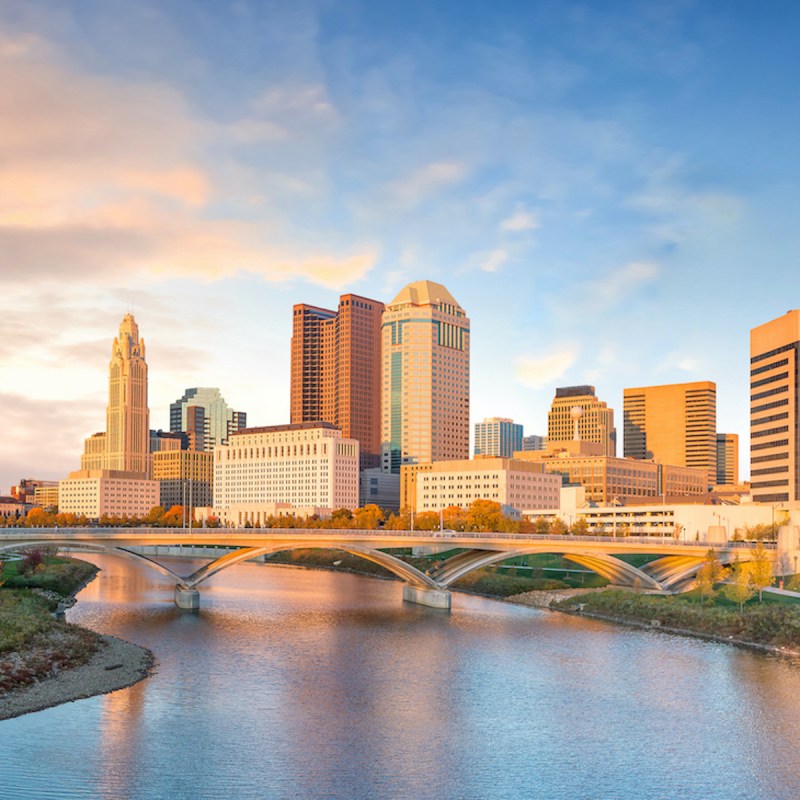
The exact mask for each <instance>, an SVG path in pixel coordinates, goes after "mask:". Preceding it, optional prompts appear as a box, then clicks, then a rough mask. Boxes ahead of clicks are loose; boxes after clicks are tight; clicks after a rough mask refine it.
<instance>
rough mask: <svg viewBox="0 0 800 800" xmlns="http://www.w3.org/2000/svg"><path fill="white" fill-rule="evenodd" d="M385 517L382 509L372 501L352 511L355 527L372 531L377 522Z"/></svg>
mask: <svg viewBox="0 0 800 800" xmlns="http://www.w3.org/2000/svg"><path fill="white" fill-rule="evenodd" d="M384 519H385V517H384V514H383V511H382V510H381V508H380V507H379V506H376V505H375V504H374V503H368V504H367V505H365V506H364V507H363V508H357V509H356V510H355V512H354V513H353V522H354V526H355V527H356V528H361V529H363V530H369V531H373V530H375V529H376V528H377V527H378V523H379V522H383V521H384Z"/></svg>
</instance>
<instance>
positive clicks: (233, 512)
mask: <svg viewBox="0 0 800 800" xmlns="http://www.w3.org/2000/svg"><path fill="white" fill-rule="evenodd" d="M358 474H359V459H358V442H357V441H356V440H355V439H347V438H345V437H343V436H342V432H341V431H340V430H339V429H338V428H336V427H335V426H334V425H331V424H330V423H328V422H301V423H298V424H294V425H273V426H268V427H263V428H245V429H243V430H240V431H237V432H236V433H234V434H231V437H230V440H229V442H228V444H227V445H218V446H217V447H215V448H214V501H213V506H214V514H215V515H216V516H218V517H219V518H220V520H222V521H223V522H224V523H227V524H231V525H235V526H243V525H253V526H255V525H261V524H263V523H264V522H265V520H266V519H267V517H269V516H270V515H273V514H275V512H276V508H277V507H278V506H281V507H282V508H284V509H285V508H290V509H293V510H294V511H295V512H296V513H297V515H298V516H304V515H306V514H308V513H315V514H319V515H320V516H327V515H330V513H331V512H332V511H334V510H335V509H337V508H349V509H354V508H357V507H358Z"/></svg>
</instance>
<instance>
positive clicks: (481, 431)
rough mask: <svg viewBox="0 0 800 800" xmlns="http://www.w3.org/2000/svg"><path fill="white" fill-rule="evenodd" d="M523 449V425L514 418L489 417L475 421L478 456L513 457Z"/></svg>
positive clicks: (475, 448) (475, 450)
mask: <svg viewBox="0 0 800 800" xmlns="http://www.w3.org/2000/svg"><path fill="white" fill-rule="evenodd" d="M522 449H523V448H522V425H517V424H516V423H515V422H514V420H513V419H506V418H505V417H488V418H487V419H485V420H484V421H483V422H476V423H475V447H474V452H475V455H476V456H500V457H501V458H511V456H512V455H513V454H514V453H515V452H516V451H517V450H522Z"/></svg>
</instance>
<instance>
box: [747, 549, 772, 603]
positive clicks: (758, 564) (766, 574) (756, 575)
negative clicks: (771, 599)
mask: <svg viewBox="0 0 800 800" xmlns="http://www.w3.org/2000/svg"><path fill="white" fill-rule="evenodd" d="M750 576H751V579H752V581H753V586H754V587H755V590H756V591H757V592H758V602H759V603H761V602H763V599H764V597H763V594H762V592H763V591H764V589H766V588H767V586H772V582H773V580H774V579H775V576H774V574H773V570H772V561H771V560H770V557H769V554H768V553H767V551H766V549H765V547H764V543H763V542H762V541H759V542H758V544H757V545H756V547H755V549H754V550H753V560H752V561H751V562H750Z"/></svg>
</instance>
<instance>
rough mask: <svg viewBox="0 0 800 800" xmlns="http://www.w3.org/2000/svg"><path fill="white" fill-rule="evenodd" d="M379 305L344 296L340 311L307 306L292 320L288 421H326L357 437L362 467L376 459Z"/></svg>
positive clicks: (296, 311) (297, 309)
mask: <svg viewBox="0 0 800 800" xmlns="http://www.w3.org/2000/svg"><path fill="white" fill-rule="evenodd" d="M382 312H383V303H380V302H378V301H377V300H370V299H369V298H368V297H361V296H359V295H356V294H345V295H342V296H341V297H340V298H339V309H338V311H331V310H329V309H326V308H317V307H316V306H309V305H305V304H302V303H301V304H298V305H296V306H295V307H294V310H293V318H292V320H293V321H292V380H291V421H292V423H295V424H297V423H301V422H319V421H323V422H329V423H330V424H331V425H335V426H336V427H337V428H340V429H341V431H342V436H344V437H346V438H352V439H357V440H358V443H359V446H360V453H361V455H360V458H361V469H368V468H370V467H377V466H378V464H379V458H380V402H381V395H380V381H381V361H380V354H381V350H380V348H381V345H380V326H381V314H382Z"/></svg>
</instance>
